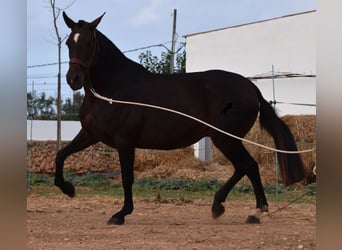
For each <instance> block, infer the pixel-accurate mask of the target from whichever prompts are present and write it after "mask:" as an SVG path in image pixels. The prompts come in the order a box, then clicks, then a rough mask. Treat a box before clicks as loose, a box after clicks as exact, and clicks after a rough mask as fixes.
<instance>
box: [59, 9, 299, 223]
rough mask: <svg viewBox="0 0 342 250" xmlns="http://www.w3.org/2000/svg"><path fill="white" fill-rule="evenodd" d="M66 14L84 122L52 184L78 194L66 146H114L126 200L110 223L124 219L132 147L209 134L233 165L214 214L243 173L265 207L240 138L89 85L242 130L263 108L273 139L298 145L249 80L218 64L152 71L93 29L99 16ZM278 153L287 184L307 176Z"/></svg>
mask: <svg viewBox="0 0 342 250" xmlns="http://www.w3.org/2000/svg"><path fill="white" fill-rule="evenodd" d="M63 17H64V21H65V23H66V25H67V26H68V27H69V28H70V29H71V34H70V35H69V38H68V40H67V42H66V43H67V45H68V48H69V57H70V66H69V71H68V73H67V82H68V84H69V85H70V87H71V88H72V89H73V90H77V89H80V88H82V87H83V88H84V90H85V97H84V100H83V104H82V107H81V110H80V121H81V124H82V129H81V131H80V132H79V133H78V135H77V136H76V137H75V138H74V139H73V140H72V142H71V143H70V144H69V145H67V146H66V147H65V148H63V149H62V150H60V151H59V152H58V153H57V156H56V175H55V185H56V186H58V187H59V188H60V189H61V190H62V192H63V193H65V194H67V195H69V196H71V197H73V196H74V195H75V189H74V186H73V185H72V184H71V183H69V182H67V181H65V180H64V177H63V164H64V160H65V159H66V158H67V157H68V156H69V155H70V154H72V153H75V152H78V151H80V150H83V149H85V148H87V147H89V146H90V145H93V144H95V143H97V142H103V143H105V144H107V145H109V146H111V147H113V148H116V149H117V151H118V154H119V158H120V164H121V174H122V184H123V188H124V196H125V197H124V198H125V199H124V205H123V208H122V209H121V210H120V211H119V212H117V213H116V214H114V215H113V216H112V217H111V218H110V219H109V221H108V223H110V224H123V223H124V221H125V216H126V215H128V214H130V213H132V211H133V199H132V184H133V181H134V176H133V169H134V166H133V164H134V154H135V148H150V149H164V150H170V149H176V148H180V147H186V146H189V145H192V144H193V143H195V142H197V141H198V140H199V139H201V138H202V137H204V136H209V137H210V138H211V139H212V141H213V143H214V144H215V146H216V147H217V148H218V149H219V150H220V151H221V152H222V153H223V154H224V155H225V156H226V157H227V158H228V159H229V160H230V161H231V162H232V164H233V166H234V169H235V172H234V174H233V176H232V177H231V178H230V179H229V180H228V181H227V182H226V183H225V184H224V185H223V187H222V188H221V189H220V190H218V191H217V192H216V195H215V198H214V201H213V205H212V215H213V217H214V218H217V217H219V216H220V215H222V214H223V213H224V206H223V205H222V203H223V202H225V200H226V198H227V196H228V193H229V192H230V190H231V189H232V188H233V187H234V185H235V184H236V183H237V182H238V181H239V180H240V179H241V178H242V177H243V176H245V175H247V176H248V178H249V179H250V181H251V183H252V185H253V188H254V193H255V197H256V207H257V208H258V209H259V210H260V211H267V209H268V204H267V201H266V197H265V193H264V190H263V186H262V183H261V180H260V175H259V168H258V164H257V163H256V161H255V160H254V159H253V158H252V157H251V155H250V154H249V153H248V152H247V150H246V149H245V147H244V146H243V144H242V142H241V141H239V140H237V139H233V138H231V137H228V136H226V135H223V134H221V133H219V132H217V131H216V130H213V129H212V128H210V127H208V126H205V125H203V124H201V123H198V122H196V121H194V120H191V119H188V118H186V117H183V116H178V115H176V114H173V113H169V112H165V111H161V110H156V109H151V108H148V107H140V106H132V105H124V104H110V103H108V102H106V101H103V100H99V99H97V98H96V97H95V96H94V95H93V93H92V92H91V89H92V88H93V89H95V91H96V92H97V93H100V94H101V95H103V96H106V97H110V98H115V99H119V100H124V101H135V102H142V103H149V104H154V105H160V106H162V107H166V108H170V109H174V110H178V111H180V112H183V113H186V114H189V115H192V116H194V117H196V118H198V119H201V120H203V121H205V122H207V123H209V124H212V125H214V126H216V127H218V128H220V129H222V130H225V131H227V132H229V133H232V134H234V135H237V136H240V137H244V136H245V135H246V133H247V132H248V131H249V130H250V129H251V127H252V126H253V124H254V122H255V120H256V117H257V115H258V113H259V112H260V122H261V125H262V127H264V128H265V129H266V130H267V131H268V132H269V133H270V134H271V135H272V136H273V138H274V140H275V144H276V147H277V148H279V149H284V150H292V151H295V150H297V147H296V144H295V141H294V139H293V136H292V134H291V132H290V130H289V128H288V127H287V125H286V124H285V123H284V122H283V121H282V120H281V119H279V118H278V116H277V115H276V114H275V112H274V110H273V108H272V106H271V105H270V104H269V103H268V102H267V101H266V100H265V99H264V98H263V97H262V95H261V93H260V91H259V90H258V89H257V87H256V86H255V85H254V84H253V83H252V82H251V81H249V80H248V79H246V78H245V77H242V76H240V75H238V74H235V73H230V72H225V71H219V70H211V71H206V72H198V73H187V74H172V75H169V74H152V73H150V72H148V71H147V70H146V69H145V68H144V67H142V66H141V65H139V64H137V63H135V62H133V61H131V60H130V59H128V58H126V57H125V56H124V55H123V53H121V52H120V50H119V49H118V48H117V47H116V46H115V45H114V44H113V43H112V42H111V41H110V40H109V39H108V38H106V37H105V36H104V35H103V34H102V33H100V32H99V31H98V30H97V29H96V27H97V25H98V24H99V23H100V21H101V18H102V16H101V17H99V18H97V19H95V20H94V21H93V22H90V23H88V22H85V21H79V22H77V23H76V22H74V21H73V20H71V19H70V18H69V17H68V16H67V15H66V14H65V13H63ZM278 157H279V163H280V170H281V174H282V180H283V181H284V183H285V184H287V185H290V184H293V183H295V182H298V181H300V180H302V179H303V178H304V168H303V165H302V162H301V159H300V157H299V155H298V154H284V153H278Z"/></svg>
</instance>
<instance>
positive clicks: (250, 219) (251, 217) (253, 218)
mask: <svg viewBox="0 0 342 250" xmlns="http://www.w3.org/2000/svg"><path fill="white" fill-rule="evenodd" d="M246 223H247V224H260V217H259V216H257V215H254V214H253V215H248V217H247V219H246Z"/></svg>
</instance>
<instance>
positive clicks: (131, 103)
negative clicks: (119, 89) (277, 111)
mask: <svg viewBox="0 0 342 250" xmlns="http://www.w3.org/2000/svg"><path fill="white" fill-rule="evenodd" d="M90 91H91V92H92V93H93V95H94V96H95V97H96V98H98V99H101V100H103V101H106V102H109V104H112V103H120V104H127V105H135V106H142V107H148V108H154V109H159V110H164V111H167V112H171V113H175V114H178V115H181V116H184V117H187V118H189V119H192V120H194V121H197V122H199V123H202V124H204V125H206V126H208V127H210V128H212V129H214V130H216V131H218V132H220V133H222V134H225V135H227V136H230V137H233V138H235V139H238V140H241V141H243V142H246V143H249V144H252V145H255V146H258V147H261V148H265V149H268V150H271V151H274V152H278V153H285V154H302V153H308V152H312V151H315V150H316V148H311V149H306V150H299V151H288V150H281V149H275V148H272V147H268V146H265V145H262V144H259V143H256V142H253V141H250V140H247V139H245V138H241V137H239V136H236V135H233V134H231V133H228V132H226V131H224V130H222V129H220V128H217V127H215V126H213V125H211V124H209V123H207V122H205V121H202V120H200V119H198V118H196V117H193V116H191V115H188V114H185V113H182V112H179V111H176V110H173V109H169V108H165V107H161V106H157V105H153V104H147V103H140V102H130V101H121V100H115V99H111V98H107V97H104V96H102V95H100V94H98V93H96V91H95V90H94V89H93V88H91V89H90Z"/></svg>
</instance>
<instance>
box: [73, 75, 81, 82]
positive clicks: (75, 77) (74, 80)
mask: <svg viewBox="0 0 342 250" xmlns="http://www.w3.org/2000/svg"><path fill="white" fill-rule="evenodd" d="M79 79H80V77H79V75H74V77H73V79H72V82H77V81H78V80H79Z"/></svg>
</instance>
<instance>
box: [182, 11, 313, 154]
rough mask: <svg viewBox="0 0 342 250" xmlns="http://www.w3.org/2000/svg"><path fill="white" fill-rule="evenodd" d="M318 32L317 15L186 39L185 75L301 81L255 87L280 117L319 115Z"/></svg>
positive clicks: (267, 81)
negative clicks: (212, 72) (222, 72)
mask: <svg viewBox="0 0 342 250" xmlns="http://www.w3.org/2000/svg"><path fill="white" fill-rule="evenodd" d="M316 26H317V25H316V11H309V12H304V13H298V14H294V15H288V16H283V17H279V18H273V19H269V20H264V21H259V22H254V23H248V24H243V25H238V26H233V27H227V28H222V29H217V30H211V31H206V32H200V33H195V34H189V35H185V38H186V69H187V72H195V71H205V70H210V69H222V70H226V71H231V72H235V73H239V74H241V75H243V76H245V77H256V76H269V77H271V78H272V75H273V74H274V75H275V76H277V75H293V74H295V75H303V76H306V77H295V78H275V79H274V81H273V80H272V79H259V80H253V82H254V83H255V84H256V85H257V86H258V87H259V89H260V90H261V92H262V93H263V96H264V97H265V99H266V100H269V101H276V102H277V104H276V108H277V111H278V114H279V115H280V116H283V115H286V114H292V115H299V114H316V107H315V104H316V78H315V75H316V40H317V39H316ZM308 76H310V77H308ZM273 83H274V84H273ZM298 104H308V105H307V106H306V105H298ZM201 144H204V141H202V142H201ZM198 147H199V146H198V145H197V146H195V149H196V148H198ZM198 154H199V153H198V152H197V153H196V155H198ZM203 154H204V152H203ZM207 155H208V153H207Z"/></svg>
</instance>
